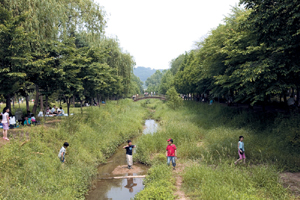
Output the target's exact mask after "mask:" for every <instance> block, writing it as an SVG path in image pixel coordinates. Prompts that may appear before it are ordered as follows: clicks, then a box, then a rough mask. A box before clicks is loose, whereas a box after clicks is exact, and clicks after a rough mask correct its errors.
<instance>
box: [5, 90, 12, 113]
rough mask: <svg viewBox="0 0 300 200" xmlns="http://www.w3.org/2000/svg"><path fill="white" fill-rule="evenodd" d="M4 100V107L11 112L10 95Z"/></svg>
mask: <svg viewBox="0 0 300 200" xmlns="http://www.w3.org/2000/svg"><path fill="white" fill-rule="evenodd" d="M5 100H6V107H7V108H9V110H11V103H10V94H8V95H6V96H5Z"/></svg>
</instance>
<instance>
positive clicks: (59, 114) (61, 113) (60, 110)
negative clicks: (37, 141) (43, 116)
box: [57, 107, 65, 116]
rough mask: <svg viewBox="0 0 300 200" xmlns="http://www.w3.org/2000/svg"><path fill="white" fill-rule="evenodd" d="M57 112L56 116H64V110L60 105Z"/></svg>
mask: <svg viewBox="0 0 300 200" xmlns="http://www.w3.org/2000/svg"><path fill="white" fill-rule="evenodd" d="M57 113H58V116H64V115H65V111H64V110H63V109H62V107H60V108H58V109H57Z"/></svg>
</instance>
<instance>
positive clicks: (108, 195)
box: [86, 119, 158, 200]
mask: <svg viewBox="0 0 300 200" xmlns="http://www.w3.org/2000/svg"><path fill="white" fill-rule="evenodd" d="M157 129H158V124H157V123H156V122H155V121H154V120H152V119H149V120H146V121H145V129H144V131H143V133H144V134H153V133H155V132H156V131H157ZM135 142H136V140H133V144H136V143H135ZM120 165H126V158H125V151H124V149H123V148H122V145H121V146H120V147H119V149H118V150H117V151H116V153H115V154H114V155H113V156H112V157H111V158H110V159H108V160H107V164H105V165H102V166H100V167H99V168H98V178H99V179H101V178H108V177H113V176H136V175H144V174H146V173H147V170H148V167H147V166H145V165H142V164H134V165H133V167H134V166H138V167H139V168H141V169H142V171H141V172H140V173H128V174H127V173H126V174H120V175H113V174H112V172H113V170H114V169H116V167H118V166H120ZM142 189H144V185H143V179H142V178H128V179H110V180H99V181H97V183H96V184H95V189H94V190H91V191H90V192H89V194H88V195H87V196H86V199H87V200H96V199H97V200H98V199H100V200H102V199H105V200H107V199H111V200H130V199H132V198H134V196H135V195H136V194H137V193H138V192H139V191H141V190H142Z"/></svg>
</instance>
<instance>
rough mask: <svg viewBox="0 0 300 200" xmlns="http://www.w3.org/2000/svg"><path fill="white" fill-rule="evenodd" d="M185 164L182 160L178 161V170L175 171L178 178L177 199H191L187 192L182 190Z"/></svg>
mask: <svg viewBox="0 0 300 200" xmlns="http://www.w3.org/2000/svg"><path fill="white" fill-rule="evenodd" d="M184 168H185V166H184V165H183V164H181V163H180V162H179V163H177V166H176V170H175V171H174V176H175V178H176V185H175V186H176V191H175V193H174V194H175V196H177V199H180V200H190V198H188V197H187V196H186V195H185V193H184V192H183V191H182V188H181V186H182V183H183V178H182V173H183V172H184Z"/></svg>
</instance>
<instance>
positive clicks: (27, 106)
mask: <svg viewBox="0 0 300 200" xmlns="http://www.w3.org/2000/svg"><path fill="white" fill-rule="evenodd" d="M26 110H27V111H28V110H29V96H28V95H26Z"/></svg>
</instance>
